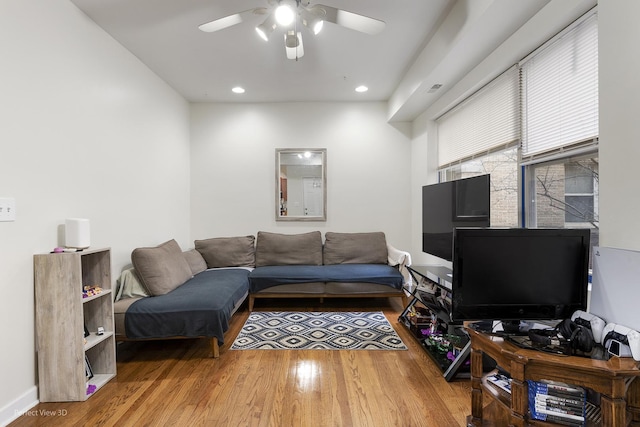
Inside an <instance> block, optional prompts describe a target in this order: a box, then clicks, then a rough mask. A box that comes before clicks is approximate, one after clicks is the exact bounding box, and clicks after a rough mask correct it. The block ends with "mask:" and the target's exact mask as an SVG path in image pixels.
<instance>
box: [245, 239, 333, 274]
mask: <svg viewBox="0 0 640 427" xmlns="http://www.w3.org/2000/svg"><path fill="white" fill-rule="evenodd" d="M265 265H322V235H321V234H320V232H319V231H312V232H310V233H302V234H279V233H268V232H265V231H259V232H258V239H257V241H256V267H262V266H265Z"/></svg>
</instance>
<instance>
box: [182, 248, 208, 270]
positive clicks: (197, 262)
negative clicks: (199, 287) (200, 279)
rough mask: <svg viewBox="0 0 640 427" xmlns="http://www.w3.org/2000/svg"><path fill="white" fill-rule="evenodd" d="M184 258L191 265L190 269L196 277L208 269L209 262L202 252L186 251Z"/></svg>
mask: <svg viewBox="0 0 640 427" xmlns="http://www.w3.org/2000/svg"><path fill="white" fill-rule="evenodd" d="M183 254H184V258H185V259H186V260H187V262H188V263H189V267H190V268H191V273H192V274H194V275H196V274H198V273H202V272H203V271H205V270H206V269H207V262H206V261H205V260H204V258H202V255H201V254H200V252H198V251H197V250H195V249H191V250H188V251H184V252H183Z"/></svg>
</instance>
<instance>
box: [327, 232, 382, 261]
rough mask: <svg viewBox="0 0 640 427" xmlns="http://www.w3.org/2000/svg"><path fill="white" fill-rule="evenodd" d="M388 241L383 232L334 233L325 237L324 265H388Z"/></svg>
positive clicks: (329, 233) (328, 233)
mask: <svg viewBox="0 0 640 427" xmlns="http://www.w3.org/2000/svg"><path fill="white" fill-rule="evenodd" d="M387 257H388V254H387V239H386V238H385V235H384V233H383V232H373V233H332V232H330V231H329V232H327V233H325V236H324V263H325V264H326V265H329V264H386V263H387V261H388V260H387Z"/></svg>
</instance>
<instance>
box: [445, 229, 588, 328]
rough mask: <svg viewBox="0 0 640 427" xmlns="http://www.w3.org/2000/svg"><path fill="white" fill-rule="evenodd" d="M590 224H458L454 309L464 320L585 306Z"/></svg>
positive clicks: (565, 312)
mask: <svg viewBox="0 0 640 427" xmlns="http://www.w3.org/2000/svg"><path fill="white" fill-rule="evenodd" d="M589 238H590V230H588V229H533V228H532V229H526V228H512V229H491V228H485V229H474V228H467V229H464V228H462V229H456V230H455V235H454V256H453V280H452V308H451V310H452V313H451V317H452V319H453V320H454V321H461V320H555V319H566V318H570V317H571V315H572V314H573V312H574V311H576V310H578V309H580V310H585V309H586V306H587V287H588V269H589Z"/></svg>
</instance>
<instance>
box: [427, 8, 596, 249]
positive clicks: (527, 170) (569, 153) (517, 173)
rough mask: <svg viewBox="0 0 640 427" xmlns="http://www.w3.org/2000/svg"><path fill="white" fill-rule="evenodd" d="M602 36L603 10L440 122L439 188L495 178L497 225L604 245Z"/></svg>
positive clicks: (493, 192)
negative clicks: (560, 231)
mask: <svg viewBox="0 0 640 427" xmlns="http://www.w3.org/2000/svg"><path fill="white" fill-rule="evenodd" d="M597 30H598V25H597V14H596V11H595V9H594V10H592V11H591V12H589V13H587V14H585V15H584V16H583V17H581V18H579V19H578V20H576V22H574V23H573V24H571V25H570V26H569V27H567V29H565V30H564V31H562V32H561V33H560V34H558V35H557V36H556V37H554V38H553V39H551V40H550V41H548V42H547V43H545V44H544V45H543V46H541V47H540V48H538V49H537V50H536V51H534V52H532V53H531V54H530V55H529V56H527V57H526V58H524V59H523V60H522V61H521V62H520V63H519V64H518V65H517V66H516V67H512V68H510V69H509V70H507V71H506V72H505V73H503V74H502V75H501V76H499V77H497V78H496V79H495V80H494V81H493V82H491V83H489V84H488V85H486V86H485V87H483V88H482V89H480V90H479V91H478V92H476V93H475V94H473V95H472V96H470V97H469V98H468V99H467V100H465V101H463V102H462V103H460V104H459V105H458V106H456V107H454V108H452V109H451V110H450V111H449V112H447V113H445V114H443V115H442V116H441V117H440V118H438V119H437V120H436V123H437V125H438V156H439V165H440V169H439V179H440V181H450V180H454V179H460V178H466V177H471V176H474V175H480V174H485V173H490V174H491V187H492V188H491V226H492V227H517V226H519V225H524V226H527V227H549V228H552V227H560V228H574V227H590V228H592V244H598V173H599V170H598V144H599V141H598V45H597V42H598V32H597ZM514 70H515V71H516V72H515V73H514ZM514 75H516V82H517V83H516V84H517V86H518V87H519V91H514V90H513V87H514V83H513V82H514V80H513V78H514ZM514 114H515V116H514ZM514 132H515V134H514ZM523 210H524V213H523V212H522V211H523Z"/></svg>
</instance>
